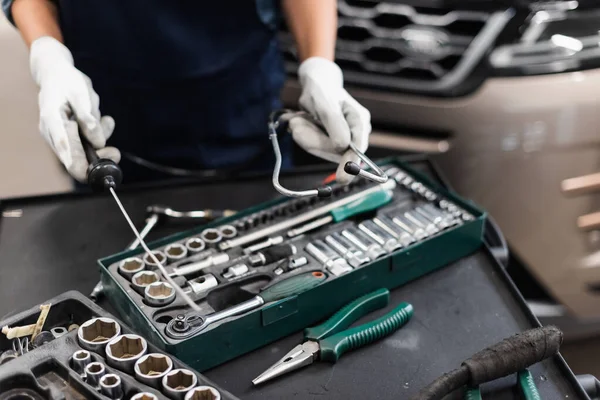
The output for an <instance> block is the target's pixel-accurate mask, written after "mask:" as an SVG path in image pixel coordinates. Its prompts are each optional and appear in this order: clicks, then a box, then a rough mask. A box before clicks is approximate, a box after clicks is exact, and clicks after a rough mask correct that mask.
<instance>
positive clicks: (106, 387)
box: [100, 374, 123, 400]
mask: <svg viewBox="0 0 600 400" xmlns="http://www.w3.org/2000/svg"><path fill="white" fill-rule="evenodd" d="M100 393H102V394H103V395H105V396H106V397H108V398H110V399H113V400H118V399H121V398H122V397H123V384H122V382H121V377H120V376H119V375H116V374H106V375H104V376H103V377H102V378H100Z"/></svg>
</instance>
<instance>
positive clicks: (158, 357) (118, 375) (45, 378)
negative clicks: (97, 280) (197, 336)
mask: <svg viewBox="0 0 600 400" xmlns="http://www.w3.org/2000/svg"><path fill="white" fill-rule="evenodd" d="M46 303H51V304H52V308H51V309H50V312H49V314H48V318H47V319H46V323H45V325H44V326H45V329H46V328H47V329H50V328H51V327H52V328H55V327H62V325H64V326H69V325H73V324H76V325H79V327H78V328H75V327H74V326H72V327H71V330H70V331H67V333H65V334H63V335H61V336H58V337H56V338H55V339H54V340H53V341H52V343H51V345H46V346H43V347H40V348H33V349H31V350H30V351H29V352H28V353H27V356H26V357H16V358H14V359H12V360H10V361H8V362H6V363H4V364H1V365H0V387H2V388H3V389H6V390H7V391H8V390H9V388H11V387H15V388H18V389H19V391H18V392H14V391H9V392H10V393H12V395H11V398H13V397H19V396H22V397H23V398H38V397H39V395H38V393H44V394H45V395H44V398H47V399H48V400H61V399H63V398H64V392H69V393H70V394H71V395H72V397H73V398H85V399H91V400H102V399H106V398H109V399H115V400H116V399H123V398H130V399H137V400H142V399H143V400H151V399H164V398H166V397H169V396H170V392H169V391H168V388H167V389H165V388H164V387H163V383H162V382H163V378H164V377H165V376H166V375H167V374H168V373H169V372H171V371H174V370H178V371H187V374H188V376H189V377H190V379H192V380H193V382H194V385H193V387H191V388H189V390H187V391H185V392H183V393H182V394H179V393H178V394H177V396H173V397H170V398H173V399H175V398H177V399H184V398H185V397H186V396H187V395H188V394H189V397H188V398H189V399H194V400H196V399H198V398H205V397H202V396H201V395H202V394H206V395H211V396H212V397H206V398H220V399H227V400H234V399H236V397H234V396H233V395H231V394H230V393H228V392H227V391H225V390H223V389H222V388H220V387H218V386H216V385H215V384H214V383H212V382H211V381H209V380H208V379H206V378H205V377H204V376H202V375H200V374H199V373H197V372H195V371H194V370H192V369H191V368H190V367H189V366H187V365H186V364H184V363H182V362H181V361H180V360H178V359H177V358H175V357H173V356H172V355H168V354H165V353H163V352H162V351H160V350H159V349H158V348H157V347H155V346H154V345H152V344H149V343H147V342H146V340H145V339H144V338H142V337H140V336H138V335H135V334H133V333H132V331H131V330H130V329H129V328H128V327H127V326H125V325H124V324H123V323H122V322H121V321H119V320H118V319H116V318H114V317H113V316H111V315H110V314H109V313H107V312H106V311H105V310H103V309H102V308H100V307H98V306H97V305H96V304H94V303H92V302H91V301H90V300H89V299H87V298H86V297H84V296H83V295H82V294H80V293H78V292H67V293H65V294H62V295H60V296H58V297H55V298H53V299H51V300H49V301H47V302H46ZM38 314H39V306H38V307H33V308H31V309H29V310H27V311H23V312H21V313H19V314H17V315H15V316H13V317H10V318H8V319H6V320H4V321H0V326H4V325H8V326H20V325H26V324H27V321H31V320H35V319H36V318H37V316H38ZM57 323H59V324H61V325H57V326H54V324H57ZM92 344H93V345H92ZM83 346H85V348H84V347H83ZM4 350H6V349H5V348H2V347H1V345H0V352H3V351H4ZM142 353H143V354H142ZM139 354H142V355H140V356H139V357H138V355H139ZM49 360H56V361H55V362H54V361H53V362H49ZM32 371H37V372H35V373H33V372H32ZM58 376H60V377H61V379H57V377H58ZM16 383H18V385H16V386H15V384H16ZM64 385H66V386H67V387H64ZM9 392H7V393H4V394H8V393H9ZM29 393H32V394H36V395H35V396H33V395H32V396H30V395H29ZM195 396H196V397H195ZM197 396H200V397H197ZM40 398H41V397H40Z"/></svg>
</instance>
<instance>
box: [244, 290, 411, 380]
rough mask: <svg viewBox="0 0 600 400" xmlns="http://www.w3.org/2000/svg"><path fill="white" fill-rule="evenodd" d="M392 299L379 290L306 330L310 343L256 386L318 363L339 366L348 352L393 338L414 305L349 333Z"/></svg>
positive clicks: (262, 376) (296, 349) (402, 306)
mask: <svg viewBox="0 0 600 400" xmlns="http://www.w3.org/2000/svg"><path fill="white" fill-rule="evenodd" d="M389 299H390V292H389V291H388V290H387V289H379V290H376V291H374V292H372V293H369V294H367V295H365V296H362V297H359V298H358V299H356V300H354V301H353V302H351V303H349V304H348V305H346V306H345V307H343V308H342V309H340V310H339V311H338V312H336V313H335V314H334V315H333V316H331V317H330V318H329V319H328V320H327V321H325V322H324V323H322V324H321V325H318V326H315V327H312V328H307V329H305V330H304V338H305V339H306V341H305V342H304V343H302V344H299V345H298V346H296V347H294V348H293V349H292V350H291V351H290V352H288V353H287V354H286V355H285V356H283V357H282V358H281V359H280V360H279V361H277V362H276V363H275V364H274V365H273V366H271V367H270V368H269V369H267V370H266V371H265V372H263V373H262V374H260V375H259V376H258V377H256V378H255V379H254V380H253V381H252V383H253V384H254V385H258V384H261V383H264V382H266V381H268V380H270V379H273V378H275V377H277V376H280V375H283V374H285V373H287V372H290V371H293V370H296V369H299V368H302V367H305V366H307V365H310V364H312V363H313V361H315V360H322V361H329V362H332V363H335V362H336V361H337V360H338V359H339V358H340V357H341V356H342V355H343V354H344V353H345V352H347V351H350V350H355V349H357V348H359V347H362V346H365V345H367V344H370V343H373V342H375V341H377V340H379V339H382V338H384V337H386V336H389V335H391V334H392V333H394V332H395V331H396V330H398V329H399V328H400V327H402V326H403V325H404V324H406V323H407V322H408V320H409V319H410V318H411V317H412V315H413V307H412V305H410V304H408V303H401V304H400V305H398V306H397V307H396V308H394V309H393V310H392V311H390V312H389V313H387V314H386V315H384V316H383V317H381V318H378V319H376V320H374V321H371V322H368V323H366V324H363V325H360V326H357V327H354V328H350V329H346V328H348V327H349V326H350V325H351V324H352V323H353V322H354V321H356V320H358V319H359V318H361V317H363V316H365V315H367V314H368V313H370V312H372V311H374V310H377V309H379V308H383V307H386V306H387V305H388V303H389ZM344 329H346V330H344Z"/></svg>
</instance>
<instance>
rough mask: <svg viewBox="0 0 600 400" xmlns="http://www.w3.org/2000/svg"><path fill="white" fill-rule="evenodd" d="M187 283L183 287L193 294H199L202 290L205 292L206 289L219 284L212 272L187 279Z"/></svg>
mask: <svg viewBox="0 0 600 400" xmlns="http://www.w3.org/2000/svg"><path fill="white" fill-rule="evenodd" d="M187 284H188V287H187V288H186V289H185V291H186V292H193V293H194V294H199V293H202V292H206V291H207V290H208V289H212V288H214V287H215V286H217V285H219V282H218V281H217V278H215V276H214V275H213V274H206V275H202V276H200V277H198V278H195V279H192V280H189V281H188V282H187Z"/></svg>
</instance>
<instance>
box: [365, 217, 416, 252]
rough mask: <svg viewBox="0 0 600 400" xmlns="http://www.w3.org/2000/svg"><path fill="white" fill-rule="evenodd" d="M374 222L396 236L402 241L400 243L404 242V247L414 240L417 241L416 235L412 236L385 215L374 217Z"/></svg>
mask: <svg viewBox="0 0 600 400" xmlns="http://www.w3.org/2000/svg"><path fill="white" fill-rule="evenodd" d="M373 222H374V223H375V224H376V225H377V226H379V227H380V228H381V229H383V230H384V231H386V232H388V233H389V234H390V235H392V236H393V237H395V238H396V240H398V242H400V244H402V246H404V247H408V246H410V245H411V244H413V243H414V242H416V239H415V238H414V237H412V236H411V235H410V234H409V233H408V232H407V231H405V230H404V229H402V228H400V227H399V226H398V225H396V224H395V223H394V221H392V220H391V219H390V218H388V217H386V216H385V215H380V216H378V217H377V218H373Z"/></svg>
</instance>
